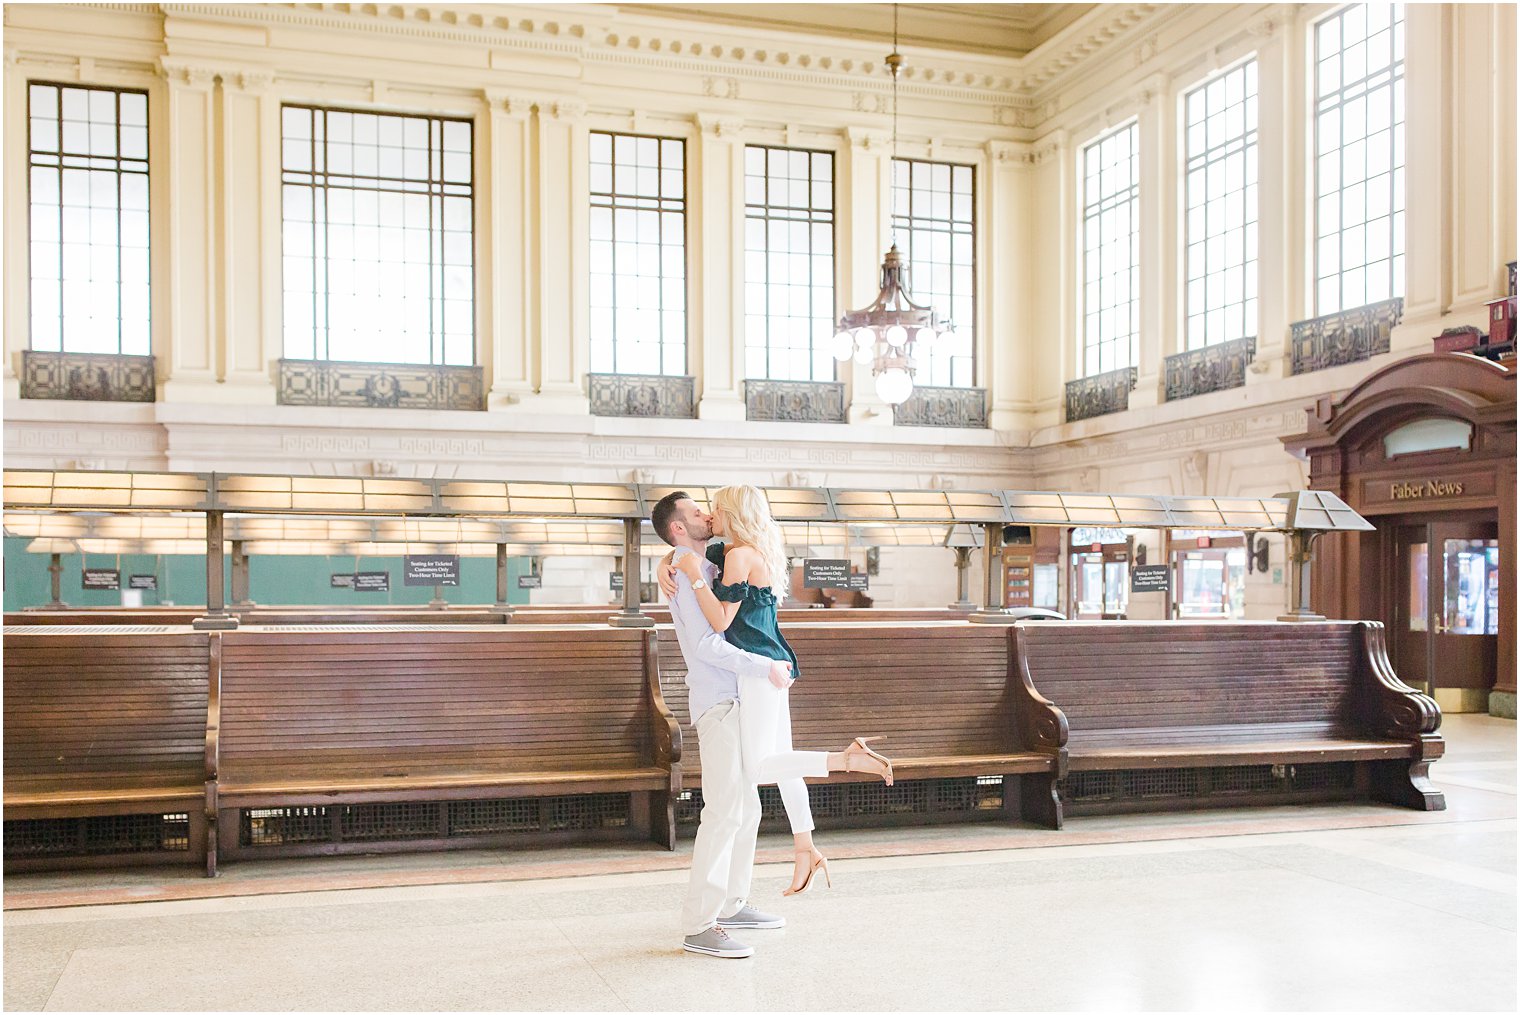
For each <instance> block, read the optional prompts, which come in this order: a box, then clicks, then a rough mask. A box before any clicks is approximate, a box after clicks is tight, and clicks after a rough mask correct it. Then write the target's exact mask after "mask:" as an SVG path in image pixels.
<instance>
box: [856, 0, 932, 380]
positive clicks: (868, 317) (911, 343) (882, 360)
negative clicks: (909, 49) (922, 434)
mask: <svg viewBox="0 0 1520 1015" xmlns="http://www.w3.org/2000/svg"><path fill="white" fill-rule="evenodd" d="M902 62H903V58H902V54H901V53H899V52H898V51H897V5H896V4H893V5H892V52H891V53H890V54H888V55H887V69H888V70H890V71H891V72H892V164H893V167H894V169H895V167H896V165H897V75H898V72H899V71H901V70H902ZM954 340H955V335H954V326H953V325H952V324H951V323H950V322H949V321H948V320H942V319H941V318H940V316H939V314H938V313H936V312H935V310H934V308H933V307H925V306H920V305H919V304H917V303H914V302H913V299H912V297H910V296H909V295H908V262H907V260H906V259H904V258H903V256H902V254H900V253H899V252H898V250H897V240H896V236H895V226H894V236H893V242H892V248H891V249H890V250H888V251H887V253H886V256H885V257H884V258H882V262H881V291H880V292H878V293H877V294H876V300H875V302H873V303H872V304H871V305H870V306H868V307H865V308H864V309H861V310H851V311H849V312H847V313H846V314H845V315H844V316H843V317H841V318H840V319H839V332H838V333H837V334H836V335H835V336H834V349H833V352H834V358H835V359H837V360H839V361H840V362H841V363H842V362H844V361H846V360H849V359H852V358H853V359H854V360H855V362H857V363H859V364H860V365H862V366H864V365H865V364H867V363H870V364H871V375H872V376H873V377H875V378H876V394H877V395H878V396H879V397H880V398H881V400H882V401H883V402H889V403H891V404H892V405H901V404H902V403H903V402H906V401H907V400H908V396H910V395H912V394H913V375H914V374H915V373H916V372H917V365H918V364H917V360H916V358H915V353H916V352H917V350H918V349H919V348H920V347H928V346H929V345H930V344H931V343H935V342H945V343H947V344H950V343H953V342H954Z"/></svg>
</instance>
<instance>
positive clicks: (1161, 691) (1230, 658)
mask: <svg viewBox="0 0 1520 1015" xmlns="http://www.w3.org/2000/svg"><path fill="white" fill-rule="evenodd" d="M1015 641H1016V647H1017V665H1018V668H1019V669H1020V671H1021V672H1022V673H1023V675H1024V677H1025V679H1026V680H1028V681H1029V682H1030V683H1031V684H1032V686H1033V687H1035V688H1037V689H1038V693H1040V694H1041V695H1044V696H1045V697H1047V698H1049V699H1050V700H1052V701H1054V702H1055V703H1056V704H1057V705H1058V706H1059V707H1060V710H1061V711H1062V712H1063V713H1064V715H1065V717H1066V720H1067V723H1068V736H1069V738H1068V739H1067V740H1066V741H1065V744H1064V748H1063V751H1062V754H1063V758H1062V769H1061V774H1062V776H1063V777H1065V776H1066V775H1067V773H1068V772H1070V773H1084V772H1126V771H1135V770H1170V771H1175V770H1179V769H1203V768H1213V769H1220V768H1228V767H1231V766H1263V767H1264V766H1291V765H1301V764H1312V763H1323V762H1342V761H1344V762H1354V763H1356V766H1357V768H1356V769H1355V771H1356V774H1357V782H1356V784H1355V786H1354V787H1352V788H1353V790H1354V791H1356V792H1360V793H1363V794H1365V795H1369V796H1371V797H1372V798H1374V799H1379V800H1385V801H1389V802H1393V803H1398V804H1402V805H1404V806H1407V807H1413V808H1416V809H1421V810H1441V809H1443V808H1444V807H1445V800H1444V797H1443V796H1442V795H1441V793H1440V791H1439V790H1437V789H1435V788H1434V787H1433V786H1432V785H1431V784H1430V781H1429V778H1428V774H1429V766H1430V763H1431V762H1432V761H1434V760H1435V759H1437V758H1439V757H1440V756H1441V754H1442V752H1443V750H1444V743H1443V741H1442V740H1441V737H1440V736H1439V735H1438V734H1437V733H1436V730H1437V728H1438V727H1439V726H1440V722H1441V715H1440V712H1439V710H1438V709H1437V708H1436V705H1435V702H1434V701H1432V700H1431V699H1430V698H1428V697H1426V696H1425V695H1423V694H1420V693H1418V692H1416V691H1415V690H1414V689H1412V688H1410V687H1407V686H1405V685H1404V684H1403V683H1401V682H1400V681H1399V679H1398V677H1396V676H1395V675H1394V672H1393V668H1392V666H1391V665H1389V662H1388V656H1387V652H1386V650H1385V646H1384V638H1383V628H1382V625H1381V624H1376V623H1369V622H1327V623H1294V624H1279V623H1245V622H1243V623H1220V622H1213V621H1205V622H1198V623H1187V622H1155V623H1149V622H1140V621H1129V622H1127V623H1119V624H1115V623H1109V624H1104V623H1101V622H1081V621H1077V622H1070V623H1064V624H1021V625H1019V626H1018V628H1017V633H1016V636H1015ZM1258 774H1260V773H1258ZM1287 774H1288V773H1287V770H1286V769H1284V770H1283V777H1286V776H1287ZM1192 778H1193V780H1194V781H1193V782H1189V783H1187V785H1185V786H1183V788H1182V791H1181V793H1172V794H1170V796H1171V797H1172V799H1171V801H1170V802H1171V803H1177V802H1179V801H1178V799H1177V797H1179V796H1185V795H1187V794H1189V793H1192V794H1197V795H1198V802H1209V801H1210V800H1211V799H1213V800H1217V799H1218V798H1217V797H1216V798H1209V797H1207V796H1206V795H1205V793H1204V791H1205V790H1207V789H1208V788H1209V787H1208V786H1206V785H1202V784H1198V783H1197V782H1196V779H1197V778H1198V777H1197V776H1194V777H1192ZM1182 781H1184V782H1186V780H1182ZM1236 781H1237V782H1239V781H1240V777H1239V776H1238V775H1237V776H1236ZM1174 789H1175V787H1174ZM1067 795H1068V794H1066V793H1064V792H1063V799H1064V798H1065V797H1066V796H1067ZM1168 795H1169V794H1168V793H1167V792H1166V791H1165V789H1164V788H1162V789H1158V790H1157V791H1156V792H1154V793H1152V794H1151V796H1152V799H1151V800H1150V801H1149V803H1156V802H1160V801H1164V800H1165V798H1166V797H1167V796H1168ZM1239 799H1241V800H1244V801H1247V802H1259V801H1260V800H1261V798H1260V797H1253V796H1247V795H1241V796H1240V797H1239ZM1114 803H1115V806H1113V807H1112V808H1111V809H1136V808H1137V807H1140V806H1145V805H1146V804H1147V801H1145V800H1133V799H1132V800H1129V801H1122V800H1121V801H1116V802H1114ZM1097 809H1102V804H1101V802H1100V804H1099V807H1098V808H1097Z"/></svg>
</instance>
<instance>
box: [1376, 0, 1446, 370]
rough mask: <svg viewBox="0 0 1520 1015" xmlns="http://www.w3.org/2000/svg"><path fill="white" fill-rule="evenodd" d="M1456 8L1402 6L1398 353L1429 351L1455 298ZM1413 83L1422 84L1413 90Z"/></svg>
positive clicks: (1394, 341)
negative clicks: (1451, 49) (1452, 87)
mask: <svg viewBox="0 0 1520 1015" xmlns="http://www.w3.org/2000/svg"><path fill="white" fill-rule="evenodd" d="M1451 18H1452V8H1451V7H1450V6H1449V5H1446V4H1406V5H1405V7H1404V81H1405V87H1404V152H1405V155H1404V250H1405V252H1406V253H1405V257H1404V279H1405V286H1404V319H1403V322H1402V323H1401V324H1400V325H1399V326H1398V327H1396V328H1394V329H1393V336H1392V338H1391V345H1392V347H1393V351H1394V352H1399V351H1400V350H1408V349H1411V348H1421V347H1423V349H1424V351H1427V352H1428V351H1429V349H1430V339H1431V338H1432V337H1433V336H1434V335H1437V334H1439V333H1440V331H1441V328H1442V327H1443V326H1444V325H1443V324H1442V323H1441V322H1440V318H1441V316H1442V315H1443V314H1444V313H1445V312H1446V308H1447V307H1448V306H1449V305H1450V302H1451V277H1450V273H1449V270H1448V252H1449V251H1450V249H1451V227H1450V221H1449V218H1448V214H1449V203H1448V202H1449V201H1450V200H1451V198H1450V196H1449V190H1448V188H1449V186H1450V184H1451V176H1450V171H1449V167H1448V160H1449V158H1450V144H1451V132H1450V128H1449V124H1448V114H1449V110H1450V104H1449V101H1448V98H1447V94H1448V91H1449V76H1450V73H1451V68H1450V66H1449V60H1448V57H1447V38H1448V35H1449V31H1450V22H1451ZM1409 82H1419V84H1418V85H1417V86H1416V87H1410V86H1409Z"/></svg>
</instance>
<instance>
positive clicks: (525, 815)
mask: <svg viewBox="0 0 1520 1015" xmlns="http://www.w3.org/2000/svg"><path fill="white" fill-rule="evenodd" d="M539 810H540V808H539V802H538V801H537V800H461V801H459V802H457V803H455V804H453V805H452V806H451V807H450V808H449V834H450V835H492V834H498V833H501V832H536V831H538V821H539Z"/></svg>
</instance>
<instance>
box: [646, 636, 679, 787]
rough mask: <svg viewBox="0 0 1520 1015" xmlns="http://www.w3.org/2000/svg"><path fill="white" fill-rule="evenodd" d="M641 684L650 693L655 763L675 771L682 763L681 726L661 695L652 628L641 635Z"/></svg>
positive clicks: (655, 644)
mask: <svg viewBox="0 0 1520 1015" xmlns="http://www.w3.org/2000/svg"><path fill="white" fill-rule="evenodd" d="M644 684H645V687H646V688H647V689H648V691H649V706H650V708H649V721H650V725H651V730H652V732H653V739H654V760H655V763H656V764H659V765H665V766H668V767H669V768H671V769H674V768H675V767H676V766H678V765H679V764H680V763H681V724H680V723H679V722H677V721H676V717H675V716H674V715H673V714H672V713H671V711H670V707H669V706H668V705H666V704H665V695H664V694H662V693H661V692H660V644H659V642H658V641H657V640H656V637H655V632H654V629H653V628H650V629H649V630H648V631H646V632H645V633H644Z"/></svg>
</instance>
